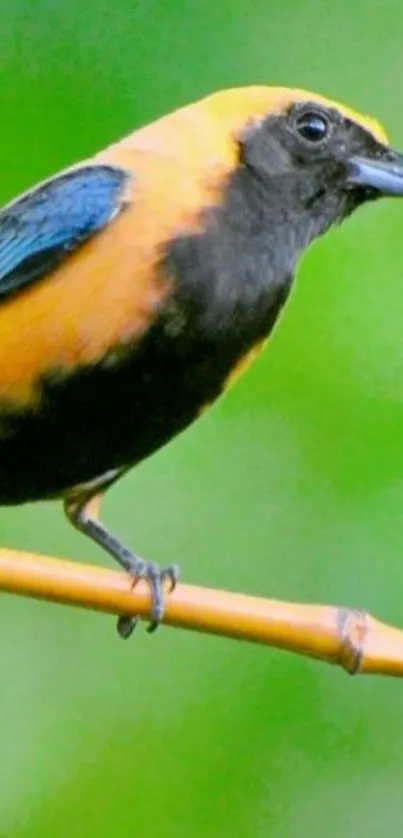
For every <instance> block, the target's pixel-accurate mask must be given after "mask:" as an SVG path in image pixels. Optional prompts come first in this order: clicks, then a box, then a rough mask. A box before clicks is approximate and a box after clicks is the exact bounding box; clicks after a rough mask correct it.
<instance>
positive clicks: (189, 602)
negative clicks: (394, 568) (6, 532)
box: [0, 550, 403, 676]
mask: <svg viewBox="0 0 403 838" xmlns="http://www.w3.org/2000/svg"><path fill="white" fill-rule="evenodd" d="M0 591H5V592H8V593H12V594H19V595H22V596H28V597H33V598H34V599H44V600H48V601H51V602H57V603H63V604H65V605H75V606H79V607H82V608H90V609H93V610H97V611H104V612H105V613H108V614H117V615H118V614H127V615H133V616H134V615H135V614H137V615H138V616H140V617H141V618H142V619H147V618H148V615H149V608H150V597H149V592H148V588H147V584H146V583H145V582H142V581H140V582H139V583H138V584H137V585H136V586H135V588H131V583H130V581H129V580H128V577H127V575H126V574H125V573H122V572H120V571H116V570H107V569H105V568H101V567H98V566H95V567H94V566H91V565H84V564H78V563H76V562H68V561H64V560H61V559H53V558H46V557H45V556H40V555H34V554H32V553H20V552H18V553H17V552H14V551H12V550H0ZM163 622H164V623H166V624H167V625H170V626H175V627H177V628H186V629H193V630H194V631H202V632H206V633H209V634H219V635H222V636H225V637H234V638H238V639H240V640H249V641H252V642H255V643H262V644H266V645H267V646H275V647H277V648H279V649H287V650H288V651H290V652H295V653H297V654H300V655H306V656H308V657H311V658H318V659H319V660H323V661H326V662H327V663H333V664H338V665H340V666H342V667H343V668H344V669H345V670H346V671H347V672H349V673H351V674H358V673H372V674H377V675H394V676H403V631H401V630H399V629H397V628H394V627H392V626H388V625H385V624H384V623H380V622H379V621H378V620H375V619H374V618H373V617H371V616H370V615H369V614H366V613H365V612H362V611H353V610H348V609H345V608H335V607H331V606H323V605H300V604H296V603H289V602H278V601H275V600H269V599H260V598H258V597H251V596H244V595H242V594H234V593H229V592H226V591H218V590H212V589H209V588H199V587H195V586H192V585H178V586H177V587H176V589H175V591H174V592H173V593H172V594H167V596H166V610H165V616H164V620H163Z"/></svg>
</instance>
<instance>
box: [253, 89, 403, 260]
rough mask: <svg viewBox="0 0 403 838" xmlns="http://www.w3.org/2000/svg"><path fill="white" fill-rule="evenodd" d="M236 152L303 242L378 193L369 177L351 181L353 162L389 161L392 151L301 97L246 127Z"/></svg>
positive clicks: (346, 120)
mask: <svg viewBox="0 0 403 838" xmlns="http://www.w3.org/2000/svg"><path fill="white" fill-rule="evenodd" d="M240 156H241V163H243V164H244V166H245V167H246V168H247V170H248V172H249V174H250V175H251V176H252V177H253V178H255V179H258V180H259V182H260V184H261V186H262V188H265V189H266V190H267V198H268V201H269V203H272V202H273V201H274V202H275V203H277V204H280V205H281V206H282V208H283V213H284V220H285V222H286V223H287V224H289V223H290V222H291V223H293V224H294V225H296V226H297V227H298V228H299V227H300V228H301V229H300V232H301V238H302V240H301V242H300V245H301V247H304V246H305V245H306V244H307V243H308V242H309V241H310V240H311V239H312V238H314V237H315V236H318V235H320V234H321V233H323V232H324V231H325V230H326V229H327V228H328V227H329V226H330V225H331V224H333V223H335V222H337V221H341V220H342V219H343V218H345V217H346V216H347V215H349V214H350V213H351V212H352V211H353V210H354V209H355V208H356V207H357V206H359V204H361V203H362V202H363V201H365V200H369V199H373V198H376V197H378V196H379V195H381V194H383V192H382V191H381V190H380V189H377V188H374V187H373V186H372V184H371V183H370V182H369V181H370V179H369V180H368V182H360V183H357V182H354V178H353V177H352V161H354V160H363V159H365V161H369V162H372V161H374V162H375V161H379V162H380V163H381V165H382V161H385V163H386V164H388V161H389V160H391V159H392V158H393V153H392V152H391V151H390V150H389V149H388V148H387V147H385V146H384V145H382V144H381V143H379V142H378V141H377V140H376V139H375V137H374V136H373V135H372V134H370V133H369V132H368V131H365V130H364V129H363V128H362V127H361V126H359V125H358V124H357V123H355V122H352V121H350V120H348V119H346V118H345V117H343V116H342V115H341V114H340V112H339V111H337V110H336V109H332V108H326V107H324V106H321V105H318V104H317V103H315V102H306V103H298V104H294V105H292V106H291V107H290V108H289V110H288V112H287V113H286V114H284V115H280V116H270V117H268V118H267V119H266V120H265V121H264V122H263V123H261V124H260V125H259V126H257V127H253V126H251V127H250V129H248V130H247V131H246V133H245V135H244V137H243V138H241V142H240ZM299 222H301V224H300V223H299ZM304 222H305V223H304Z"/></svg>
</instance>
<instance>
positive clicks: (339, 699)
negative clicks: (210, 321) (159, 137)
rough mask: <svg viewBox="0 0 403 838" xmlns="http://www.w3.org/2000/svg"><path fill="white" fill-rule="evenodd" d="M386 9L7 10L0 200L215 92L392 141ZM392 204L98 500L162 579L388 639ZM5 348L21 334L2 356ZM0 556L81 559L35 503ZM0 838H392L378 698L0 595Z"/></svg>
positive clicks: (113, 3) (400, 813) (311, 272)
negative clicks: (251, 97) (367, 122)
mask: <svg viewBox="0 0 403 838" xmlns="http://www.w3.org/2000/svg"><path fill="white" fill-rule="evenodd" d="M401 15H402V12H401V3H400V2H398V0H384V2H383V3H379V2H375V0H372V2H371V0H355V2H354V4H353V3H351V2H350V0H340V2H338V3H334V4H330V3H325V2H317V1H315V0H299V2H296V0H294V2H293V0H284V2H283V3H277V4H273V3H272V4H270V3H268V2H265V3H263V2H261V0H255V2H253V3H251V2H250V0H249V2H245V0H237V2H236V3H233V2H230V0H220V2H211V0H210V2H203V0H201V2H198V3H197V2H195V0H166V1H165V2H162V0H160V1H159V2H157V0H154V2H152V0H148V2H143V3H137V2H129V0H109V2H106V0H85V2H83V0H65V1H64V2H60V0H47V1H46V0H36V2H34V0H31V2H29V0H12V2H9V3H3V4H2V5H1V8H0V32H1V47H0V70H1V75H0V79H1V84H0V105H1V111H0V112H1V129H0V154H1V160H2V167H1V177H0V198H1V200H2V201H5V200H7V199H9V198H11V197H12V196H14V195H16V194H17V193H18V192H19V191H20V190H22V189H24V188H26V187H27V186H29V185H31V184H32V183H34V182H35V181H36V180H38V179H40V178H43V177H45V176H47V175H50V174H51V173H53V172H55V171H57V170H58V169H59V168H61V167H63V166H66V165H68V164H70V163H71V162H73V161H75V160H79V159H80V158H82V157H85V156H87V155H89V154H91V153H92V152H93V151H96V150H98V149H99V148H102V147H103V146H104V145H106V144H108V143H109V142H111V141H112V140H114V139H116V138H118V137H119V136H121V135H123V134H125V133H129V132H130V131H131V130H133V129H134V128H135V127H136V126H138V125H140V124H141V123H142V122H144V121H146V120H150V119H152V118H154V117H155V116H157V115H159V114H161V113H163V112H164V111H169V110H171V109H173V108H175V107H176V106H178V105H180V104H182V103H185V102H187V101H192V100H195V99H197V98H198V97H200V96H202V95H204V94H205V93H207V92H209V91H211V90H213V89H218V88H222V87H229V86H233V85H237V84H248V83H253V82H267V83H278V84H286V85H290V86H300V87H307V88H308V89H311V90H316V91H317V92H321V93H324V94H327V95H329V96H331V97H334V98H336V99H339V100H342V101H346V102H347V103H348V104H351V105H352V106H355V107H357V108H358V109H359V110H361V111H363V112H366V111H368V112H370V113H373V114H375V115H377V116H378V117H379V118H380V119H381V120H382V121H383V122H384V123H386V126H387V128H388V129H389V131H390V133H391V135H392V140H393V142H394V144H395V145H400V147H402V148H403V113H402V105H401V101H402V95H401V91H402V74H403V51H402V25H401ZM402 228H403V204H399V203H398V202H393V201H385V202H383V203H379V205H373V206H368V207H366V208H364V209H363V210H362V211H361V212H360V213H357V215H356V216H354V217H353V218H352V219H351V220H350V221H349V222H348V223H346V224H345V225H344V226H343V227H342V228H341V229H340V230H337V231H336V232H333V233H332V234H331V235H329V236H328V237H327V238H325V239H324V240H322V241H321V242H320V243H319V244H317V245H316V246H315V247H314V248H313V249H312V250H311V251H310V252H309V254H308V256H307V257H306V258H305V259H304V261H303V265H302V267H301V270H300V272H299V281H298V283H297V287H296V289H295V293H294V295H293V298H292V302H291V304H290V306H289V308H288V309H287V312H286V315H285V316H284V318H283V320H282V323H281V327H280V328H279V329H278V331H277V332H276V334H275V337H274V339H273V340H272V342H271V345H270V348H269V351H268V352H267V353H266V355H265V357H263V358H262V359H261V360H259V362H258V363H257V364H256V366H255V367H254V368H253V370H252V371H251V372H250V374H249V375H248V376H246V377H245V378H244V379H243V380H242V381H241V383H240V384H239V385H238V387H236V388H235V389H234V390H233V391H232V392H231V394H230V395H229V397H228V398H227V399H225V400H223V401H222V402H221V403H220V404H219V406H218V407H217V408H216V409H215V410H214V411H212V412H211V413H210V414H209V415H207V416H205V418H203V420H202V421H201V422H200V423H199V424H198V425H197V426H196V427H194V428H192V429H191V430H190V431H188V432H187V433H186V434H185V435H184V436H183V437H181V438H180V439H178V440H177V441H176V442H174V443H173V444H172V445H171V446H169V447H168V448H167V449H165V450H164V451H163V452H161V453H160V454H158V455H157V456H156V457H155V458H153V459H151V460H150V461H149V462H146V463H145V464H143V465H142V466H141V467H139V468H138V469H137V470H136V473H133V474H131V475H130V476H129V477H127V478H126V479H125V480H124V481H123V482H122V484H121V485H118V486H117V487H116V488H115V489H114V490H113V491H112V492H111V494H110V496H109V498H108V500H107V502H106V505H105V511H106V515H107V519H108V520H109V521H110V522H111V523H113V526H114V529H115V530H117V531H118V532H121V533H122V534H124V535H125V537H126V538H127V539H129V540H130V542H131V543H132V544H133V545H134V546H135V547H136V549H137V550H138V551H139V552H140V553H142V554H144V555H146V556H147V557H149V558H153V559H155V560H159V561H161V562H163V563H166V562H170V561H179V562H180V563H181V565H182V572H183V579H184V580H185V581H188V582H194V583H200V584H207V585H211V586H221V587H227V588H231V589H233V590H240V591H245V592H250V593H257V594H261V595H267V596H271V597H277V598H284V599H295V600H302V601H311V602H328V603H340V604H344V605H352V606H357V607H362V608H366V609H368V610H370V611H371V612H372V613H374V614H376V615H377V616H379V617H381V618H382V619H385V620H387V621H390V622H396V623H400V624H401V625H403V562H402V542H403V520H402V508H403V375H402V371H403V337H402V310H403V237H402ZM21 340H23V335H21ZM0 533H1V543H2V544H4V545H6V546H13V547H21V548H24V549H32V550H37V551H41V552H44V553H48V554H53V555H56V556H57V555H59V556H65V557H73V558H77V559H81V560H92V561H95V562H96V561H98V562H104V563H105V564H108V560H107V559H106V558H104V557H103V556H102V554H100V552H99V551H98V550H97V549H96V548H95V547H92V545H90V544H89V543H87V542H86V541H85V540H84V539H82V538H80V537H79V536H78V535H77V534H76V533H74V531H73V530H72V529H71V528H69V526H68V524H67V523H66V522H65V521H64V518H63V516H62V513H61V510H60V508H59V507H58V506H52V505H41V506H37V507H27V508H24V509H16V510H12V509H7V510H2V511H1V513H0ZM0 633H1V637H2V641H1V643H0V678H1V690H0V836H1V838H37V836H38V838H39V837H40V838H43V836H48V835H51V836H55V838H65V837H66V838H84V836H86V837H87V836H99V837H100V838H102V836H113V838H130V836H139V837H140V838H148V836H153V838H170V836H175V838H188V836H192V838H196V836H211V838H227V837H228V838H229V836H235V838H238V836H239V838H263V837H264V838H305V837H306V836H310V838H316V837H317V836H318V838H323V836H326V838H332V837H333V836H340V835H343V836H345V838H356V836H361V835H363V836H364V835H365V836H366V838H375V836H379V835H380V834H381V835H383V836H386V838H389V836H393V838H394V836H397V835H401V834H402V831H403V794H402V787H403V684H401V683H399V682H398V681H393V680H388V679H384V680H382V679H375V678H361V679H360V678H358V679H349V678H348V677H347V676H346V675H345V674H344V673H343V672H342V671H341V670H338V669H336V668H332V667H328V666H325V665H323V664H319V663H315V662H313V661H309V660H307V659H302V658H297V657H295V656H292V655H289V654H286V653H281V652H277V651H273V650H270V649H265V648H263V647H253V646H250V645H248V644H242V643H237V642H235V641H226V640H222V639H219V638H213V637H206V636H202V635H197V634H192V633H186V632H184V631H175V630H171V629H164V628H162V629H161V630H160V632H158V634H157V635H156V636H155V637H153V638H150V637H149V636H147V635H146V633H145V632H144V631H143V630H142V629H140V630H139V631H138V632H137V636H136V637H135V638H134V639H133V640H132V641H131V642H128V643H122V642H120V641H119V640H118V639H117V637H116V634H115V629H114V622H113V620H112V619H111V618H108V617H105V616H100V615H94V614H92V613H84V612H80V611H76V610H72V609H67V608H61V607H56V606H52V605H47V604H38V603H35V602H31V601H28V600H27V601H25V600H22V599H17V598H12V597H7V596H3V597H2V599H1V609H0Z"/></svg>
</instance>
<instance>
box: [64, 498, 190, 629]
mask: <svg viewBox="0 0 403 838" xmlns="http://www.w3.org/2000/svg"><path fill="white" fill-rule="evenodd" d="M102 496H103V494H102V492H99V490H98V491H97V493H96V494H93V493H92V494H89V493H80V494H74V495H73V494H72V495H70V496H69V497H67V498H66V499H65V501H64V511H65V513H66V515H67V518H68V519H69V521H70V522H71V523H72V524H73V526H74V527H75V528H76V529H77V530H79V531H80V532H82V533H84V534H85V535H87V536H88V537H89V538H91V539H92V540H93V541H95V542H96V543H97V544H99V546H100V547H102V548H103V549H104V550H106V552H107V553H109V554H110V555H111V556H113V558H114V559H116V561H117V562H119V564H120V565H121V567H123V568H124V570H126V571H127V572H128V573H129V574H130V576H131V577H132V578H133V584H136V582H138V580H139V579H145V580H147V582H148V584H149V586H150V590H151V603H152V604H151V615H150V616H151V622H150V625H149V626H148V628H147V631H149V632H152V631H154V630H155V629H156V628H157V626H158V625H159V623H160V622H161V620H162V618H163V615H164V591H163V584H164V582H165V581H169V583H170V588H169V590H170V591H173V589H174V587H175V585H176V582H177V580H178V576H179V569H178V567H177V566H176V565H169V567H165V568H160V567H159V566H158V565H156V564H153V563H152V562H147V561H144V559H141V558H139V557H138V556H136V555H135V553H133V552H132V551H131V550H129V549H128V548H127V547H126V546H125V545H124V544H122V542H121V541H120V540H119V539H118V538H116V537H115V536H114V535H112V533H110V532H109V530H108V529H107V528H106V527H105V526H104V524H102V523H101V522H100V521H99V519H98V515H99V509H100V504H101V501H102ZM136 623H137V617H128V616H127V615H122V616H121V617H119V619H118V625H117V628H118V632H119V634H120V636H121V637H123V638H126V637H129V636H130V635H131V633H132V631H133V629H134V628H135V626H136Z"/></svg>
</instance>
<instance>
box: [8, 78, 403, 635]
mask: <svg viewBox="0 0 403 838" xmlns="http://www.w3.org/2000/svg"><path fill="white" fill-rule="evenodd" d="M382 195H403V156H402V155H400V154H398V153H397V152H395V151H393V150H392V149H391V148H390V147H389V145H388V142H387V138H386V135H385V133H384V131H383V129H382V128H381V126H380V125H379V124H378V123H377V122H376V121H374V120H371V119H368V118H366V117H363V116H360V115H359V114H358V113H355V112H354V111H352V110H349V109H348V108H346V107H344V106H343V105H339V104H336V103H334V102H331V101H329V100H327V99H324V98H322V97H319V96H316V95H314V94H312V93H307V92H305V91H300V90H289V89H286V88H274V87H272V88H271V87H263V86H262V87H250V88H243V89H234V90H228V91H223V92H219V93H216V94H214V95H211V96H209V97H207V98H205V99H203V100H202V101H200V102H197V103H196V104H193V105H190V106H188V107H185V108H182V109H180V110H178V111H176V112H175V113H172V114H170V115H168V116H166V117H164V118H162V119H159V120H158V121H157V122H154V123H153V124H152V125H149V126H146V127H145V128H142V129H140V130H139V131H136V132H135V133H134V134H132V135H131V136H129V137H127V138H125V139H123V140H121V141H120V142H118V143H116V144H115V145H112V146H111V147H109V148H108V149H106V150H105V151H102V152H100V153H99V154H96V155H95V156H94V157H93V158H91V159H90V160H86V161H84V162H83V163H80V164H78V165H76V166H74V167H72V168H70V169H67V170H66V171H64V172H62V173H61V174H59V175H56V176H55V177H53V178H51V179H49V180H47V181H45V182H44V183H42V184H39V185H38V186H36V187H34V188H33V189H31V190H29V191H28V192H26V193H25V194H24V195H22V196H21V197H19V198H17V199H16V200H15V201H13V202H12V203H10V204H8V205H7V206H6V207H4V209H3V210H2V211H1V212H0V336H1V339H0V504H3V505H10V504H21V503H25V502H29V501H38V500H42V499H46V498H59V499H62V500H63V501H64V508H65V511H66V513H67V515H68V517H69V519H70V521H71V522H72V523H73V524H74V525H75V527H77V528H78V529H79V530H81V531H82V532H83V533H85V534H86V535H88V536H89V537H90V538H92V539H93V540H94V541H96V542H97V543H98V544H99V545H100V546H101V547H103V548H104V549H105V550H106V551H108V552H109V553H110V554H111V555H112V556H114V558H115V559H117V561H118V562H119V563H120V565H122V566H123V567H124V568H125V569H126V570H127V571H128V573H129V574H131V576H132V577H133V579H134V580H137V579H138V578H140V577H142V578H145V579H147V580H148V582H149V584H150V588H151V598H152V609H151V625H150V629H153V628H155V626H156V625H158V623H159V622H160V620H161V618H162V616H163V607H164V603H163V588H164V585H163V583H164V580H168V581H169V582H170V584H171V586H173V585H174V584H175V581H176V578H177V569H176V567H167V568H163V569H160V568H159V567H158V566H157V565H154V564H152V563H148V562H145V561H143V560H142V559H140V558H139V557H138V556H136V554H135V553H134V552H132V551H131V550H130V549H128V548H127V547H126V546H125V545H123V544H122V542H121V541H120V540H119V539H118V538H116V537H115V536H113V535H111V533H110V532H109V530H108V529H107V528H106V526H105V525H104V524H103V523H101V522H100V521H99V519H98V514H97V511H96V506H97V505H98V501H99V499H100V498H101V496H102V494H103V493H104V492H105V490H106V489H107V488H108V487H109V486H111V485H112V484H113V483H114V482H115V481H116V480H118V479H119V478H120V477H121V476H122V475H123V474H124V473H125V472H127V471H128V469H130V468H132V467H133V466H134V465H136V464H137V463H139V462H140V461H141V460H143V459H144V458H145V457H148V456H149V455H150V454H152V453H153V452H154V451H156V450H157V449H158V448H160V447H161V446H162V445H164V444H165V443H167V442H168V441H169V440H170V439H172V437H174V436H175V435H176V434H178V433H179V432H180V431H182V430H183V429H184V428H186V427H187V426H188V425H189V424H190V423H191V422H193V420H194V419H196V418H197V417H198V416H199V415H200V414H201V413H202V412H203V411H204V409H205V408H206V407H207V406H208V405H210V404H212V403H213V402H214V401H215V400H216V399H217V398H218V397H219V396H220V395H221V394H222V393H223V392H224V391H225V390H226V389H227V387H228V386H229V385H230V384H231V383H232V382H233V381H234V379H235V378H236V377H237V376H238V375H239V373H240V372H241V371H242V370H243V369H245V368H246V367H247V366H248V364H249V363H250V362H251V361H252V360H253V358H254V357H255V356H256V354H257V353H258V351H259V350H260V349H261V347H262V346H263V345H264V343H265V341H266V339H267V337H268V336H269V334H270V332H271V330H272V328H273V326H274V323H275V321H276V319H277V317H278V315H279V313H280V311H281V309H282V307H283V305H284V303H285V301H286V300H287V298H288V295H289V292H290V290H291V286H292V282H293V277H294V273H295V269H296V266H297V263H298V261H299V258H300V256H301V255H302V253H303V251H304V250H305V248H306V247H307V246H308V245H309V244H310V242H311V241H312V240H313V239H315V238H317V237H318V236H320V235H321V234H322V233H324V232H325V231H326V230H327V229H328V228H329V227H330V226H331V225H332V224H334V223H336V222H340V221H342V220H343V219H344V218H345V217H346V216H348V215H350V213H351V212H353V210H355V209H356V208H357V207H358V206H360V205H361V204H362V203H364V202H365V201H367V200H372V199H374V198H377V197H380V196H382ZM132 627H133V621H132V620H131V619H130V618H128V617H125V616H122V617H121V618H120V620H119V630H120V633H121V635H122V636H128V634H129V633H130V632H131V629H132Z"/></svg>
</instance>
